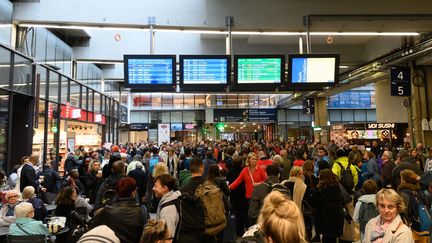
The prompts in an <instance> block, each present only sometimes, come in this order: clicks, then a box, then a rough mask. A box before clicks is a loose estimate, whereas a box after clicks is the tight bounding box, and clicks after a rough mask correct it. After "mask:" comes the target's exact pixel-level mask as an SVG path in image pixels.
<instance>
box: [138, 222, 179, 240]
mask: <svg viewBox="0 0 432 243" xmlns="http://www.w3.org/2000/svg"><path fill="white" fill-rule="evenodd" d="M172 240H173V239H172V237H171V232H170V230H169V229H168V225H167V223H166V222H165V220H164V219H159V220H156V219H150V220H149V221H148V222H147V224H146V226H145V227H144V231H143V233H142V236H141V240H140V243H169V242H172Z"/></svg>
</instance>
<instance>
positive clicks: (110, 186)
mask: <svg viewBox="0 0 432 243" xmlns="http://www.w3.org/2000/svg"><path fill="white" fill-rule="evenodd" d="M105 181H106V183H105V187H104V188H103V193H102V200H101V204H102V205H101V207H104V206H105V205H111V204H113V202H114V200H115V198H116V197H117V193H116V191H115V186H116V185H117V181H116V180H110V179H108V178H107V179H106V180H105Z"/></svg>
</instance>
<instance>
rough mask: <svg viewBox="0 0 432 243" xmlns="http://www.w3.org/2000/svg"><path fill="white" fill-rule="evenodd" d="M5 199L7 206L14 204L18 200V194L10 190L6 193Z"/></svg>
mask: <svg viewBox="0 0 432 243" xmlns="http://www.w3.org/2000/svg"><path fill="white" fill-rule="evenodd" d="M5 199H6V200H7V202H8V203H9V204H12V205H14V204H16V203H17V202H18V199H19V193H18V192H17V191H15V190H10V191H7V192H6V195H5Z"/></svg>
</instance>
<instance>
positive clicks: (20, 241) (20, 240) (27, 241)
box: [8, 235, 46, 243]
mask: <svg viewBox="0 0 432 243" xmlns="http://www.w3.org/2000/svg"><path fill="white" fill-rule="evenodd" d="M45 239H46V237H45V236H44V235H8V242H9V243H45V242H46V241H45Z"/></svg>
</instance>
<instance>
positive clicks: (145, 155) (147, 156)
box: [144, 151, 151, 159]
mask: <svg viewBox="0 0 432 243" xmlns="http://www.w3.org/2000/svg"><path fill="white" fill-rule="evenodd" d="M150 157H151V153H150V152H148V151H147V152H145V154H144V159H150Z"/></svg>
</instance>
